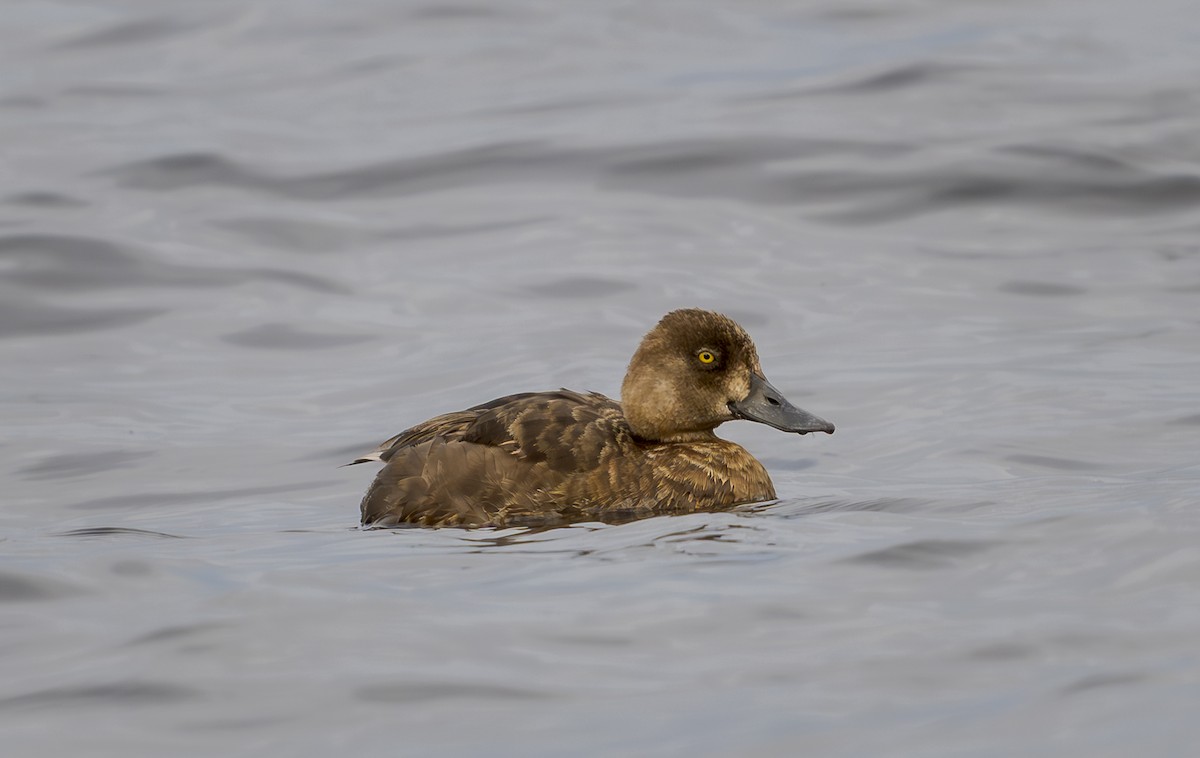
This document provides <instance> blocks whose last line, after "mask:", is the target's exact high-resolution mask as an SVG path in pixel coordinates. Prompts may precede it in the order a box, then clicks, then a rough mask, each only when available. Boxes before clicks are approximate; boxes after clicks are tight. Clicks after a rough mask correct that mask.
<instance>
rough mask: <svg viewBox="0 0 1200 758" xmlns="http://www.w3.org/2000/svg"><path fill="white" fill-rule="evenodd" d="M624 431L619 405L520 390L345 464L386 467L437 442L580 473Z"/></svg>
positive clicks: (420, 427)
mask: <svg viewBox="0 0 1200 758" xmlns="http://www.w3.org/2000/svg"><path fill="white" fill-rule="evenodd" d="M625 428H626V427H625V424H624V416H623V415H622V413H621V406H620V405H619V404H618V403H616V402H615V401H613V400H611V399H609V398H607V397H605V396H604V395H601V394H599V393H595V392H590V393H586V394H585V393H579V392H572V391H571V390H566V389H560V390H558V391H556V392H523V393H521V394H517V395H507V396H505V397H501V398H497V399H495V400H492V401H491V402H488V403H482V404H480V405H476V406H474V407H472V408H468V409H466V410H465V411H454V412H452V413H444V414H442V415H441V416H435V417H434V418H431V419H429V420H428V421H425V422H423V423H420V424H417V425H416V426H413V427H411V428H409V429H405V430H404V431H403V432H400V433H399V434H397V435H396V436H394V437H391V438H389V439H387V440H385V441H384V442H383V443H381V444H380V445H379V447H377V448H375V449H374V450H372V451H371V452H370V453H367V454H365V455H362V456H360V457H358V458H355V459H354V460H353V461H351V462H350V463H348V464H346V465H348V466H352V465H354V464H356V463H368V462H370V461H382V462H384V463H386V462H387V461H389V460H391V458H392V456H394V455H395V454H396V453H397V452H398V451H400V450H404V449H405V448H410V447H415V446H417V445H421V444H423V443H426V442H430V441H432V440H433V439H435V438H441V439H443V440H445V441H446V442H472V443H475V444H478V445H487V446H491V447H498V448H502V449H504V450H507V451H508V452H510V453H512V454H513V455H515V456H517V457H518V458H522V459H524V460H527V461H529V462H530V463H539V462H542V461H545V462H547V463H548V464H549V466H550V468H552V469H554V470H559V471H570V470H576V471H578V470H584V469H585V468H586V467H587V466H588V465H589V464H590V465H594V461H595V460H598V458H599V455H600V453H601V452H602V448H603V447H604V446H605V445H608V444H611V443H612V442H613V441H614V440H615V439H616V438H618V437H627V436H628V435H627V434H625V433H624V430H625ZM622 441H623V440H622Z"/></svg>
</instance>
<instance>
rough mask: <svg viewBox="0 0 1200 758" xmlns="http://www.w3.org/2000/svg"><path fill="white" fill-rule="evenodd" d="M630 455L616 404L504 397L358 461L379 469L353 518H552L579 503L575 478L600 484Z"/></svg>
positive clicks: (552, 395) (562, 393)
mask: <svg viewBox="0 0 1200 758" xmlns="http://www.w3.org/2000/svg"><path fill="white" fill-rule="evenodd" d="M637 452H638V451H637V444H636V442H635V441H634V440H633V437H632V434H631V433H630V431H629V427H628V424H626V423H625V419H624V416H623V415H622V413H621V406H620V405H619V404H618V403H616V402H615V401H613V400H610V399H609V398H607V397H605V396H603V395H599V394H595V393H589V394H582V393H578V392H571V391H569V390H559V391H557V392H534V393H525V394H520V395H509V396H507V397H502V398H499V399H497V400H493V401H492V402H490V403H484V404H483V405H477V406H475V407H474V408H469V409H467V410H465V411H457V412H454V413H447V414H445V415H442V416H438V417H436V418H433V419H430V420H429V421H426V422H425V423H423V424H418V425H417V426H414V427H412V428H411V429H408V430H406V431H404V432H401V433H400V434H398V435H396V436H395V437H393V438H392V439H390V440H388V441H387V442H384V443H383V444H382V445H381V446H380V447H379V449H378V450H377V451H376V452H375V453H374V454H372V455H371V456H367V457H366V458H364V459H360V460H368V459H373V458H378V459H379V460H382V461H384V462H385V464H386V465H385V466H384V468H383V469H382V470H381V471H380V472H379V475H378V476H377V477H376V479H375V482H374V483H373V484H372V485H371V488H370V489H369V490H368V491H367V494H366V497H364V498H363V502H362V520H363V523H373V524H381V525H384V524H395V523H403V522H408V523H418V524H426V525H454V524H486V523H505V522H508V521H512V520H525V521H528V520H533V519H535V518H537V517H545V518H552V519H556V520H557V519H558V518H561V515H560V513H559V512H560V511H565V510H569V509H575V508H578V507H580V506H585V505H586V503H581V502H576V501H572V500H571V494H570V492H571V491H572V490H576V489H578V486H577V485H578V482H577V480H579V479H581V478H586V479H596V480H599V479H602V478H603V479H608V478H609V474H610V472H609V468H610V465H611V463H612V462H613V461H614V460H618V459H623V460H633V459H634V458H635V457H636V455H637ZM573 484H574V485H576V486H572V485H573Z"/></svg>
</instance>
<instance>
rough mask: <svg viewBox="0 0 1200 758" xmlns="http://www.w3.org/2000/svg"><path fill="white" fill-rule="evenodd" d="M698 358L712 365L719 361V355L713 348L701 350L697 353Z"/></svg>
mask: <svg viewBox="0 0 1200 758" xmlns="http://www.w3.org/2000/svg"><path fill="white" fill-rule="evenodd" d="M696 360H698V361H700V362H701V363H703V364H704V365H705V366H711V365H712V364H714V363H716V362H717V356H716V355H715V354H714V353H713V351H711V350H701V351H700V352H698V353H696Z"/></svg>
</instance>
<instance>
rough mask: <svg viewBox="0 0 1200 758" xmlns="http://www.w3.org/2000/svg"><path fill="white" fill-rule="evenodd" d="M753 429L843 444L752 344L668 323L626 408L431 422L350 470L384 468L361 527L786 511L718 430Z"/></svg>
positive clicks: (709, 323)
mask: <svg viewBox="0 0 1200 758" xmlns="http://www.w3.org/2000/svg"><path fill="white" fill-rule="evenodd" d="M739 419H742V420H747V421H754V422H758V423H761V424H766V425H768V426H772V427H774V428H776V429H779V430H780V431H783V432H791V433H796V434H801V435H804V434H810V433H814V432H825V433H826V434H833V432H834V426H833V424H831V423H829V422H828V421H825V420H824V419H822V418H820V417H818V416H815V415H813V414H811V413H809V412H808V411H805V410H801V409H800V408H797V407H796V406H795V405H793V404H792V403H790V402H788V400H787V399H786V398H784V396H783V394H782V393H780V391H779V390H777V389H775V387H773V386H772V385H771V383H770V382H768V381H767V379H766V376H764V374H763V371H762V367H761V365H760V363H759V357H758V351H757V348H755V346H754V342H753V341H752V340H751V339H750V335H749V334H747V333H746V330H745V329H743V328H742V327H741V326H739V325H738V324H737V323H736V322H735V321H733V320H732V319H730V318H728V317H727V316H724V315H722V314H719V313H715V312H712V311H707V310H701V309H698V308H686V309H682V310H675V311H671V312H670V313H667V314H666V315H665V316H663V318H662V319H661V320H660V321H659V322H658V323H657V324H656V325H655V326H654V327H653V328H652V329H651V330H650V331H649V332H648V333H647V334H646V335H645V336H644V337H643V338H642V340H641V343H640V344H639V345H638V348H637V350H636V351H635V352H634V354H633V358H632V359H631V360H630V362H629V366H628V369H627V370H626V373H625V378H624V381H623V382H622V383H621V395H620V402H618V401H616V400H613V399H611V398H608V397H605V396H604V395H602V394H599V393H596V392H574V391H571V390H567V389H559V390H555V391H548V392H525V393H521V394H515V395H507V396H505V397H501V398H498V399H496V400H492V401H490V402H487V403H482V404H480V405H476V406H473V407H471V408H467V409H466V410H462V411H454V412H451V413H445V414H443V415H440V416H437V417H435V418H431V419H429V420H428V421H425V422H423V423H420V424H417V425H416V426H413V427H411V428H409V429H406V430H404V431H403V432H400V433H399V434H397V435H396V436H394V437H391V438H390V439H388V440H386V441H384V442H383V443H382V444H381V445H379V446H378V447H377V448H376V449H375V450H374V451H372V452H370V453H368V454H366V455H363V456H361V457H359V458H357V459H355V460H354V461H351V463H349V464H347V465H353V464H358V463H367V462H373V461H378V462H382V463H383V464H384V465H383V468H382V469H380V470H379V472H378V474H377V475H376V476H375V479H374V481H373V482H372V484H371V486H370V487H369V488H368V489H367V492H366V495H365V496H364V497H363V499H362V504H361V516H362V524H363V526H364V527H370V528H376V527H396V526H405V525H412V526H426V527H488V526H490V527H507V526H518V525H530V526H535V525H539V524H559V523H569V522H574V521H590V520H597V521H614V522H616V521H626V520H631V519H633V518H639V517H643V516H648V515H658V514H678V513H686V512H694V511H710V510H719V509H725V508H730V507H732V506H736V505H742V504H746V503H758V502H764V501H770V500H775V499H776V494H775V487H774V485H773V484H772V483H771V478H770V476H769V475H768V474H767V470H766V468H764V467H763V465H762V464H761V463H759V461H758V460H757V459H755V458H754V456H753V455H751V454H750V453H749V452H748V451H747V450H746V449H745V448H743V447H742V446H741V445H738V444H736V443H733V442H730V441H728V440H725V439H721V438H720V437H718V436H717V435H716V433H715V431H714V430H715V429H716V428H717V427H718V426H720V425H721V424H723V423H725V422H727V421H734V420H739Z"/></svg>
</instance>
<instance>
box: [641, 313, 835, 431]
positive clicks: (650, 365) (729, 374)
mask: <svg viewBox="0 0 1200 758" xmlns="http://www.w3.org/2000/svg"><path fill="white" fill-rule="evenodd" d="M621 407H622V408H623V409H624V411H625V418H626V420H627V421H628V422H629V425H630V427H631V428H632V429H633V433H634V434H636V435H637V436H638V437H641V438H642V439H646V440H652V441H655V442H681V441H686V440H694V439H702V438H705V437H708V436H709V435H711V433H712V430H713V429H715V428H716V427H717V426H719V425H721V424H723V423H725V422H726V421H733V420H734V419H748V420H750V421H758V422H760V423H763V424H768V425H769V426H773V427H775V428H776V429H781V430H783V431H785V432H797V433H799V434H808V433H809V432H825V433H827V434H833V424H831V423H829V422H828V421H825V420H824V419H821V418H818V417H816V416H814V415H812V414H811V413H809V412H807V411H803V410H801V409H799V408H797V407H796V406H794V405H792V404H791V403H789V402H788V401H787V400H786V399H785V398H784V397H783V395H782V394H781V393H780V392H779V390H777V389H775V388H774V387H772V386H771V383H770V382H768V381H767V379H766V377H765V376H763V372H762V367H761V366H760V365H759V363H758V351H757V350H756V349H755V347H754V342H753V341H751V339H750V335H748V334H746V330H745V329H743V328H742V327H740V326H738V325H737V324H736V323H735V322H734V321H733V320H732V319H729V318H727V317H725V316H722V315H721V314H719V313H712V312H711V311H702V310H698V309H694V308H689V309H686V310H678V311H672V312H670V313H668V314H667V315H666V316H663V318H662V321H659V322H658V325H657V326H655V327H654V328H653V329H651V330H650V332H649V333H648V334H647V335H646V336H645V337H643V338H642V344H641V345H639V346H638V349H637V352H636V353H634V354H633V359H632V360H631V361H630V362H629V370H628V371H627V372H626V374H625V381H624V383H622V385H621Z"/></svg>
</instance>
